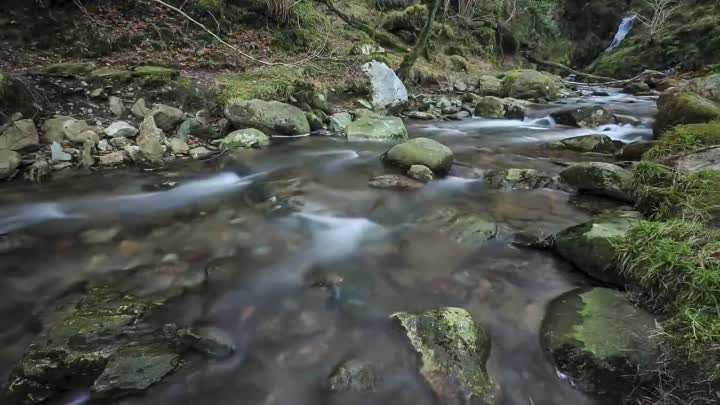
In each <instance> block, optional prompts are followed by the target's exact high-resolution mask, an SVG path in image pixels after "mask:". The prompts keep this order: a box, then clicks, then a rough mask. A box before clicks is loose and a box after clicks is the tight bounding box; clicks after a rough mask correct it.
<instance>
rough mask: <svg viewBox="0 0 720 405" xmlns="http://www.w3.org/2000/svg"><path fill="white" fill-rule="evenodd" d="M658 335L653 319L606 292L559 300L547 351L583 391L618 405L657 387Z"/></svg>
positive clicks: (546, 326) (547, 327) (550, 319)
mask: <svg viewBox="0 0 720 405" xmlns="http://www.w3.org/2000/svg"><path fill="white" fill-rule="evenodd" d="M656 334H657V330H656V327H655V319H654V317H653V316H652V315H651V314H649V313H647V312H645V311H643V310H641V309H639V308H637V307H635V306H634V305H632V304H631V303H630V302H629V301H627V300H626V299H625V298H624V297H623V296H622V294H621V293H619V292H616V291H613V290H609V289H606V288H592V289H578V290H574V291H571V292H569V293H567V294H565V295H563V296H561V297H559V298H557V299H555V300H554V301H553V302H552V303H551V304H550V306H549V308H548V311H547V315H546V317H545V320H544V321H543V326H542V336H543V342H544V345H545V348H546V350H547V351H549V352H550V354H551V355H552V356H553V358H554V360H555V363H556V364H557V367H558V368H559V369H560V371H562V372H563V373H565V374H567V375H568V376H569V377H570V378H571V379H572V381H573V383H574V385H575V386H576V387H578V388H579V389H580V390H582V391H584V392H587V393H590V394H594V395H597V396H599V397H602V398H603V399H604V400H610V401H614V402H613V403H615V402H617V403H620V402H622V401H623V400H625V399H628V398H627V397H628V396H629V395H631V394H632V393H633V392H635V390H636V389H637V388H638V386H646V387H648V386H650V385H651V384H652V383H653V382H654V381H655V377H656V374H655V370H657V364H656V363H657V362H658V358H659V355H660V350H659V346H658V342H657V341H656V340H654V339H653V336H655V335H656Z"/></svg>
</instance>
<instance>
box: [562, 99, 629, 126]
mask: <svg viewBox="0 0 720 405" xmlns="http://www.w3.org/2000/svg"><path fill="white" fill-rule="evenodd" d="M550 116H551V117H552V118H553V119H554V120H555V122H556V123H558V124H560V125H567V126H570V127H577V128H594V127H599V126H600V125H606V124H614V123H615V116H614V115H613V114H612V113H611V112H610V111H609V110H608V109H607V108H605V107H602V106H599V105H583V106H577V107H570V108H563V109H560V110H558V111H553V112H552V113H551V114H550Z"/></svg>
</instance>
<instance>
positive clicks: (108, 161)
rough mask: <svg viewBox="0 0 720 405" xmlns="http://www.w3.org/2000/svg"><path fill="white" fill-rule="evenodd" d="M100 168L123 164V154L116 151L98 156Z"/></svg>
mask: <svg viewBox="0 0 720 405" xmlns="http://www.w3.org/2000/svg"><path fill="white" fill-rule="evenodd" d="M98 162H99V164H100V166H106V167H107V166H118V165H121V164H123V162H125V152H123V151H118V152H112V153H108V154H107V155H100V156H98Z"/></svg>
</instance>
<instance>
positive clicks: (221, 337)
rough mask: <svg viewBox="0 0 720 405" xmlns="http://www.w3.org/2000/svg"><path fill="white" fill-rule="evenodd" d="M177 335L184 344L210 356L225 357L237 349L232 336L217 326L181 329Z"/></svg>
mask: <svg viewBox="0 0 720 405" xmlns="http://www.w3.org/2000/svg"><path fill="white" fill-rule="evenodd" d="M177 336H178V338H180V341H181V342H182V343H183V344H185V345H187V346H189V347H190V348H192V349H193V350H195V351H198V352H200V353H203V354H205V355H207V356H209V357H215V358H225V357H229V356H232V355H233V353H235V351H236V350H237V347H236V346H235V342H233V339H232V336H230V335H229V334H228V333H227V332H225V331H223V330H221V329H218V328H215V327H202V328H198V329H180V330H178V331H177Z"/></svg>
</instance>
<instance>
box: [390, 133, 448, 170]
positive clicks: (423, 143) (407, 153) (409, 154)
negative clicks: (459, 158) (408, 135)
mask: <svg viewBox="0 0 720 405" xmlns="http://www.w3.org/2000/svg"><path fill="white" fill-rule="evenodd" d="M383 159H384V160H385V162H387V163H389V164H392V165H396V166H400V167H403V168H410V167H411V166H413V165H423V166H426V167H428V168H430V170H432V171H433V172H435V173H447V172H448V171H449V170H450V168H451V167H452V164H453V161H454V159H455V157H454V154H453V151H452V150H450V148H448V147H447V146H445V145H443V144H441V143H440V142H438V141H436V140H433V139H430V138H414V139H411V140H409V141H407V142H403V143H401V144H399V145H395V146H393V147H392V148H390V150H389V151H387V153H385V155H384V158H383Z"/></svg>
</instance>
